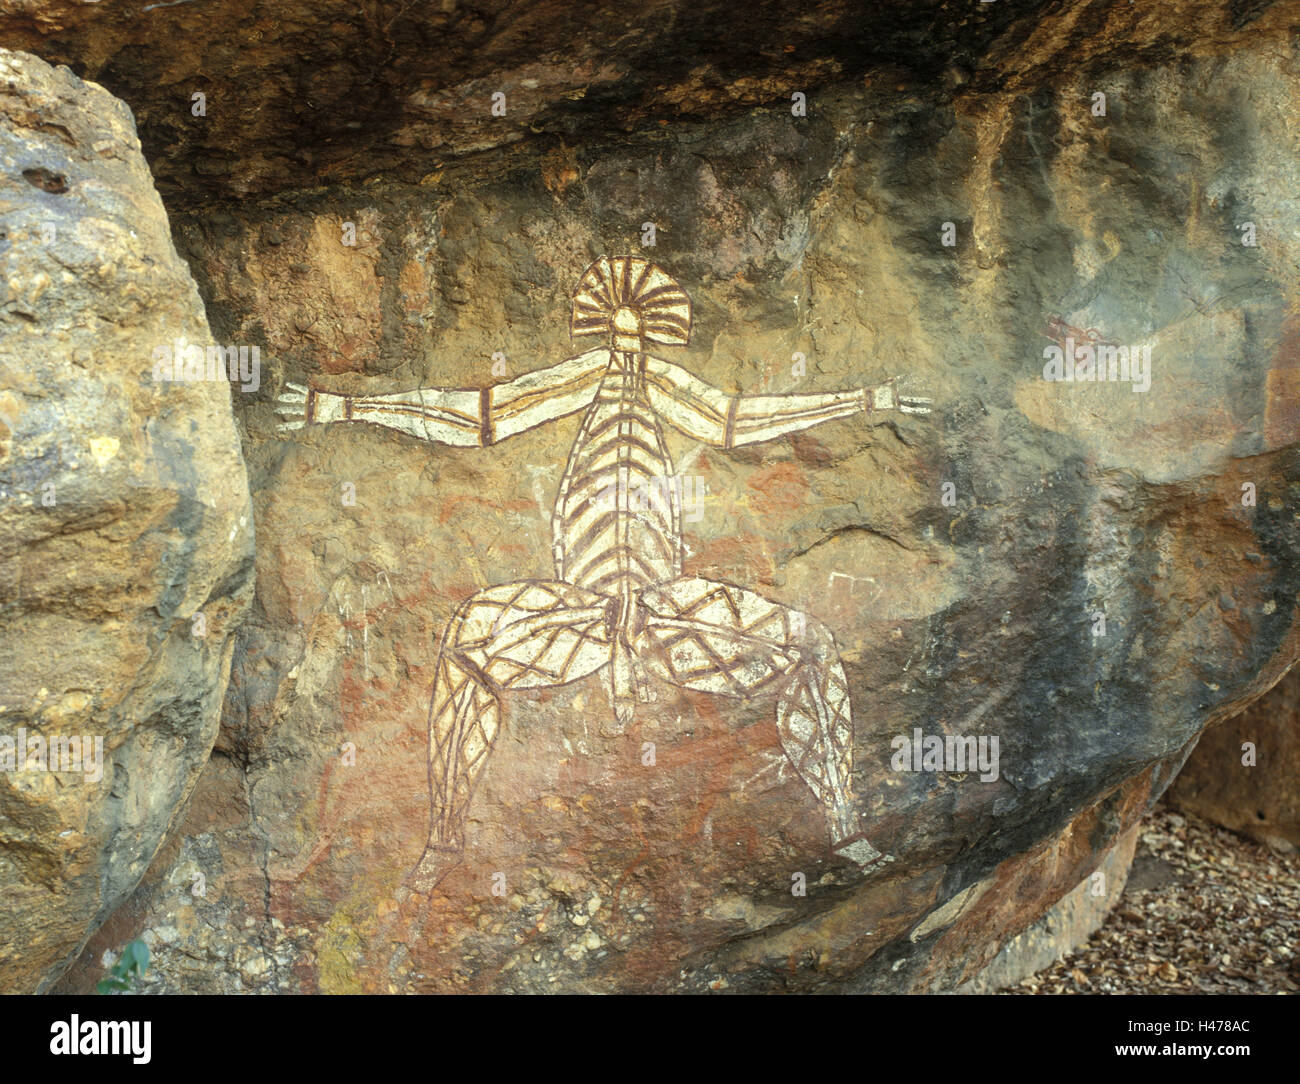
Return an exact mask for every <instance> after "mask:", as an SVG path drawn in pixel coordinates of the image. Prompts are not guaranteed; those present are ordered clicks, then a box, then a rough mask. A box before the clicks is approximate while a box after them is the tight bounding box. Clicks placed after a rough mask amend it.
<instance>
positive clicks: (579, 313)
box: [569, 256, 691, 350]
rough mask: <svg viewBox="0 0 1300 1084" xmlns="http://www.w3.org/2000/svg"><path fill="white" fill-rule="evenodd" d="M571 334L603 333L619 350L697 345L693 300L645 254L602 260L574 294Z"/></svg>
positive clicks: (594, 266) (570, 321)
mask: <svg viewBox="0 0 1300 1084" xmlns="http://www.w3.org/2000/svg"><path fill="white" fill-rule="evenodd" d="M569 334H570V335H572V336H573V337H574V338H575V339H576V338H577V337H578V336H580V335H603V336H605V338H606V339H607V341H608V342H609V345H610V346H611V347H612V348H613V349H615V350H640V349H643V344H644V343H646V342H654V343H666V344H668V345H671V346H685V345H686V344H687V343H688V342H690V341H691V299H690V298H689V297H687V296H686V291H685V290H683V289H682V288H681V287H680V286H678V285H677V283H676V282H674V281H673V280H672V278H671V277H670V276H669V275H667V274H665V273H664V271H662V270H661V269H660V268H658V267H656V266H655V265H654V264H652V263H651V262H650V261H649V260H643V259H641V257H640V256H615V257H613V258H610V257H608V256H602V257H601V258H600V259H599V260H597V261H596V262H595V263H593V264H592V265H591V266H590V267H589V268H587V270H586V271H584V272H583V274H582V278H581V279H580V280H579V282H578V286H577V289H575V290H574V291H573V309H572V313H571V315H570V317H569Z"/></svg>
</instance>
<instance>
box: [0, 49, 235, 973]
mask: <svg viewBox="0 0 1300 1084" xmlns="http://www.w3.org/2000/svg"><path fill="white" fill-rule="evenodd" d="M0 208H3V220H2V222H3V225H2V226H0V267H3V271H4V275H3V283H4V291H5V294H4V297H5V300H4V305H3V309H2V310H0V554H2V556H0V768H2V769H3V770H2V771H0V901H3V904H2V905H0V989H3V990H4V991H5V992H7V993H9V992H21V991H28V992H30V991H33V990H40V989H43V988H45V987H47V986H48V984H49V983H50V982H51V981H52V980H53V979H54V978H55V977H57V976H58V974H59V973H60V972H61V971H62V970H63V968H64V967H66V965H67V964H68V963H69V962H70V960H71V959H72V957H73V956H74V955H75V953H76V952H77V951H78V949H79V948H80V946H81V945H82V944H83V943H84V941H85V940H86V938H87V936H88V935H89V934H90V933H91V932H93V930H94V929H95V928H96V927H97V926H98V924H99V923H100V922H102V921H103V919H104V917H105V916H107V915H108V914H110V913H111V912H112V911H113V909H114V908H116V907H117V905H118V904H119V903H121V902H122V900H123V899H124V898H126V896H127V895H128V894H129V893H130V892H131V891H132V889H134V888H135V886H136V884H137V883H138V882H139V880H140V877H141V875H142V874H143V873H144V872H145V869H146V868H147V867H148V865H149V863H150V861H151V859H152V858H153V856H154V853H155V852H156V850H157V849H158V846H159V844H160V842H161V841H162V838H163V834H164V832H165V831H166V829H167V827H168V825H169V823H170V821H171V819H172V816H173V814H174V813H175V811H176V810H177V808H178V806H179V805H180V803H181V801H182V799H183V798H184V797H185V796H186V795H187V794H188V793H189V791H190V789H191V788H192V787H193V786H194V783H195V781H196V779H197V777H198V774H199V771H200V769H201V768H202V767H203V765H204V763H205V762H206V761H207V759H208V757H209V754H210V751H211V748H212V744H213V741H214V738H215V736H216V730H217V725H218V721H219V713H220V704H221V701H222V697H223V695H224V693H225V689H226V683H227V680H228V674H229V667H230V659H231V651H232V647H233V639H232V635H233V632H234V628H235V625H236V623H237V620H238V618H239V616H240V614H241V613H242V611H243V610H244V609H245V608H246V606H247V603H248V596H249V594H250V593H251V585H252V573H253V568H252V549H253V540H252V539H253V523H252V511H251V506H250V504H249V499H248V489H247V482H246V475H245V471H244V467H243V462H242V458H241V454H240V448H239V442H238V437H237V435H236V432H235V428H234V423H233V417H232V413H231V409H230V391H229V388H228V386H227V385H226V384H225V383H224V382H222V383H209V382H196V383H191V382H168V383H164V382H158V381H156V380H155V379H154V373H153V366H154V353H153V352H154V349H155V347H156V346H158V345H162V344H168V345H171V344H174V341H175V339H176V338H178V337H180V336H184V337H186V338H187V339H188V341H189V342H192V343H206V342H207V341H208V339H209V332H208V327H207V322H206V320H205V318H204V315H203V309H202V303H201V301H200V299H199V295H198V292H197V290H196V289H195V286H194V282H193V280H192V279H191V278H190V276H189V272H188V269H187V267H186V266H185V264H184V262H182V261H181V260H180V259H179V257H178V256H177V255H176V251H175V248H174V247H173V244H172V240H171V235H170V231H169V226H168V221H167V215H166V213H165V211H164V210H163V206H162V203H161V202H160V200H159V198H158V195H157V193H156V192H155V191H154V188H153V184H152V181H151V178H150V175H149V170H148V167H147V166H146V165H145V162H144V159H143V158H142V156H141V154H140V147H139V142H138V140H137V138H136V134H135V125H134V123H133V121H132V118H131V114H130V111H129V109H127V107H126V106H124V105H123V104H122V103H121V102H119V101H117V100H115V99H114V98H113V97H111V96H110V95H109V94H108V93H106V92H105V91H104V90H103V89H102V88H100V87H98V86H95V85H93V84H86V83H82V82H80V81H79V80H78V79H76V78H75V77H74V76H72V75H71V74H70V73H69V72H68V71H67V70H66V69H61V68H60V69H55V68H51V67H50V66H49V65H47V64H45V63H44V62H42V61H40V60H37V59H35V58H34V57H30V56H26V55H24V54H20V53H12V52H7V51H3V50H0ZM63 739H75V740H76V742H77V744H76V746H72V745H69V746H67V747H66V749H65V748H63V747H62V746H60V748H59V752H58V755H57V757H56V755H55V752H54V749H55V745H56V743H58V742H61V741H62V740H63ZM56 761H57V763H56Z"/></svg>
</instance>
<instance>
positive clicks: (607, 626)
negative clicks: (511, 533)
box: [278, 256, 930, 891]
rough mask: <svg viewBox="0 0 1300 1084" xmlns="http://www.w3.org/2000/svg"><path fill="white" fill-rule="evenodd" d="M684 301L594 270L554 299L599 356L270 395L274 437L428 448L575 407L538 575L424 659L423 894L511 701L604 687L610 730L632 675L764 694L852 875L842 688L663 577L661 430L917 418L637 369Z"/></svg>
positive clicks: (883, 390) (621, 272)
mask: <svg viewBox="0 0 1300 1084" xmlns="http://www.w3.org/2000/svg"><path fill="white" fill-rule="evenodd" d="M690 328H691V303H690V299H689V298H688V297H687V296H686V293H685V291H683V290H682V288H681V287H680V286H678V284H677V283H676V282H674V281H673V280H672V278H670V277H669V276H668V275H667V274H666V273H665V272H664V271H662V270H661V269H660V268H659V267H657V266H656V265H655V264H653V263H650V262H649V261H647V260H645V259H642V258H640V257H635V256H619V257H614V258H609V257H601V258H600V259H599V260H597V261H596V262H595V263H594V264H592V265H591V267H589V268H588V269H587V270H586V272H585V273H584V274H583V276H582V279H581V281H580V282H579V284H578V287H577V289H576V291H575V292H574V295H573V307H572V312H571V316H570V332H571V334H572V335H573V337H574V338H580V337H585V336H593V337H599V345H597V346H596V347H595V348H594V349H592V350H589V351H587V352H586V353H583V354H579V355H577V356H575V357H571V358H569V359H568V360H566V361H562V362H560V363H559V364H557V365H553V366H550V367H549V368H545V369H540V370H537V371H535V372H530V373H525V374H524V375H522V376H519V377H516V378H515V379H513V380H508V381H506V382H504V383H501V384H497V385H495V386H493V387H487V388H481V389H442V388H421V389H418V390H415V391H408V392H397V393H394V394H389V395H363V396H355V397H350V396H343V395H334V394H331V393H329V392H325V391H319V390H315V389H308V388H304V387H302V386H300V385H296V384H289V385H287V389H288V390H287V391H285V392H284V393H283V394H282V395H281V396H280V399H279V403H280V406H279V407H278V410H279V412H280V413H281V414H283V415H285V417H286V419H287V420H286V421H285V423H284V424H283V425H282V426H281V428H283V429H295V428H298V427H300V426H302V425H303V424H305V423H312V422H343V421H348V422H370V423H372V424H376V425H384V426H387V427H389V428H392V429H398V430H400V431H401V432H403V433H408V434H410V435H411V436H414V437H419V438H421V439H423V440H427V441H431V442H434V443H439V444H451V445H462V446H486V445H490V444H496V443H498V442H500V441H502V440H505V439H507V438H508V437H512V436H514V435H516V434H517V433H522V432H525V431H526V430H529V429H532V428H534V427H535V426H539V425H542V424H544V423H546V422H549V421H553V420H555V419H556V418H562V417H565V416H566V415H569V414H574V413H577V412H578V411H585V412H586V415H585V417H584V419H583V422H582V426H581V428H580V429H579V431H578V436H577V439H576V440H575V441H574V444H573V449H572V451H571V452H570V454H569V462H568V466H567V467H566V469H565V472H564V477H563V479H562V481H561V482H560V488H559V493H558V495H557V497H556V501H555V506H554V511H553V514H552V538H553V545H554V561H555V576H554V578H553V579H538V580H521V581H519V582H517V583H506V584H501V585H499V586H496V587H489V588H487V589H485V590H483V591H480V592H478V593H477V594H475V595H474V596H473V597H471V598H469V599H467V600H466V601H465V602H464V603H463V604H462V605H461V606H460V607H459V609H458V610H457V611H456V613H455V615H454V616H453V618H452V620H451V622H450V623H449V625H448V627H447V629H446V631H445V633H444V635H443V638H442V644H441V647H440V650H439V657H438V663H437V669H436V674H435V679H434V688H433V695H432V700H431V703H430V710H429V790H430V801H431V806H432V817H431V828H430V833H429V842H428V846H427V848H426V850H425V853H424V856H423V857H422V858H421V860H420V863H419V865H418V866H417V867H416V869H415V871H414V873H413V875H412V878H411V883H412V885H413V886H414V887H415V888H416V889H418V890H420V891H429V890H432V889H433V888H434V887H435V886H436V885H437V884H438V883H439V882H440V881H441V880H442V878H443V877H444V876H445V875H446V874H447V872H448V871H449V870H450V869H451V868H453V867H454V866H455V865H456V864H457V863H458V861H459V858H460V855H461V854H462V852H463V849H464V845H465V840H464V825H465V818H466V813H467V811H468V809H469V805H470V802H471V800H472V798H473V794H474V787H475V784H476V782H477V780H478V779H479V777H480V774H481V773H482V771H483V769H484V767H485V765H486V763H487V760H488V756H489V754H490V753H491V751H492V747H493V744H494V742H495V740H496V736H497V732H498V728H499V726H500V713H501V697H502V695H503V694H505V693H508V692H509V691H510V690H513V689H529V688H539V687H548V686H556V685H565V684H568V683H570V682H574V681H578V680H581V679H583V678H586V677H589V676H591V675H594V674H598V673H599V674H602V675H603V676H604V678H605V680H606V681H607V682H608V684H609V689H610V695H611V698H612V701H613V704H614V719H613V720H612V722H613V724H614V730H615V732H621V731H622V729H623V728H624V727H626V725H627V723H628V722H629V721H630V720H631V718H632V715H633V711H634V709H635V703H636V701H637V700H638V699H639V700H642V701H645V700H647V699H649V697H650V690H649V684H648V678H647V675H653V676H654V677H656V678H658V679H659V680H661V681H665V682H667V683H669V684H671V685H675V686H678V687H681V688H686V689H693V690H697V691H700V692H706V693H714V694H717V695H720V696H730V697H738V698H749V697H754V696H771V697H773V698H774V699H775V701H776V724H777V728H778V731H779V734H780V739H781V744H782V748H783V749H784V751H785V754H786V756H787V758H788V759H789V762H790V764H791V765H792V766H793V768H794V770H795V771H796V772H797V774H798V775H799V777H800V779H802V780H803V782H804V783H805V784H806V785H807V786H808V789H809V790H810V791H811V792H812V794H813V796H814V797H815V798H816V799H817V801H818V802H819V803H820V804H821V806H822V808H823V810H824V812H825V815H826V818H827V821H828V825H829V831H830V837H831V847H832V849H833V850H834V851H835V852H837V853H839V854H841V855H844V856H845V857H847V858H849V859H851V860H853V861H854V862H856V863H857V864H858V865H859V866H862V867H863V868H874V867H875V866H877V865H879V864H880V863H882V862H883V861H886V860H887V859H886V856H883V855H882V854H881V853H880V852H879V851H878V850H877V849H876V848H875V847H873V846H872V845H871V843H870V842H869V841H868V840H867V839H866V836H865V834H864V833H863V830H862V826H861V823H860V821H859V818H858V814H857V810H856V807H855V804H854V801H853V795H852V790H851V777H852V771H853V721H852V715H851V712H850V707H849V690H848V684H847V682H846V680H845V677H844V670H843V667H842V666H841V664H840V659H839V656H838V654H837V652H836V648H835V642H834V640H833V638H832V637H831V634H830V631H829V630H828V629H827V628H826V627H825V625H823V624H822V623H821V622H820V621H818V620H816V619H815V618H813V617H811V616H808V615H806V614H803V613H800V612H798V611H796V610H792V609H790V608H788V607H786V606H782V605H780V604H778V603H775V602H771V601H769V600H768V599H766V598H764V597H763V596H761V595H759V594H757V593H755V592H754V591H750V590H748V589H746V588H743V587H737V586H735V585H732V584H728V583H721V582H717V581H713V580H708V579H703V578H701V577H698V576H691V575H687V574H685V573H684V571H683V568H682V537H681V521H682V511H681V494H680V489H679V487H677V486H673V485H660V484H656V480H659V479H664V478H671V477H672V476H673V474H674V472H673V464H672V461H671V458H670V456H669V454H668V449H667V446H666V445H665V443H664V437H663V423H665V422H666V423H667V424H669V425H671V426H673V427H674V428H676V429H678V430H679V431H681V432H682V433H684V434H686V435H687V436H689V437H692V438H694V439H695V440H699V441H702V442H704V443H707V444H710V445H715V446H717V447H720V448H736V447H740V446H741V445H746V444H758V443H761V442H762V441H767V440H772V439H774V438H776V437H780V436H782V435H784V434H786V433H793V432H797V431H799V430H802V429H808V428H810V427H811V426H814V425H820V424H821V423H823V422H828V421H832V420H834V419H836V418H845V417H848V416H850V415H854V414H863V413H866V414H873V413H876V412H881V411H890V410H898V411H901V412H903V413H907V414H926V413H928V412H929V409H930V408H929V400H928V399H923V398H915V397H908V396H902V395H900V394H899V393H898V388H897V383H898V382H897V380H890V381H888V382H886V383H884V384H882V385H880V386H878V387H875V388H855V389H852V390H850V391H839V392H824V393H807V394H803V393H792V394H784V395H741V394H737V395H728V394H727V393H725V392H723V391H720V390H719V389H717V388H715V387H713V386H712V385H710V384H708V383H706V382H705V381H703V380H701V379H700V378H699V377H697V376H695V375H694V374H692V373H690V372H688V371H687V370H686V369H683V368H682V367H681V366H678V365H674V364H673V363H672V362H669V361H665V360H663V359H662V358H659V357H657V356H655V355H654V354H652V353H650V351H649V348H650V345H651V344H659V345H666V346H685V345H686V344H687V343H688V342H689V340H690Z"/></svg>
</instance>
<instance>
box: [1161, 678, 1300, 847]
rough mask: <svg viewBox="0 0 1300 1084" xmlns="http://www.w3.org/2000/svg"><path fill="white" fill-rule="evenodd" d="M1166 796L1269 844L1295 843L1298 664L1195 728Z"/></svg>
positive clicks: (1298, 818) (1299, 793) (1298, 829)
mask: <svg viewBox="0 0 1300 1084" xmlns="http://www.w3.org/2000/svg"><path fill="white" fill-rule="evenodd" d="M1169 800H1170V802H1171V803H1172V804H1173V805H1174V806H1176V807H1177V808H1179V809H1183V810H1187V811H1188V812H1191V813H1196V814H1198V815H1199V816H1202V817H1204V818H1206V820H1210V821H1213V822H1214V823H1215V824H1220V825H1222V826H1223V827H1224V828H1230V829H1231V830H1232V831H1234V832H1236V833H1238V834H1239V835H1243V836H1246V837H1247V838H1249V839H1254V840H1257V841H1258V842H1260V843H1265V844H1267V845H1268V846H1270V847H1273V848H1275V849H1277V850H1280V851H1284V852H1290V851H1294V850H1296V849H1297V848H1300V671H1297V670H1294V669H1293V670H1292V671H1291V672H1290V673H1288V674H1287V675H1286V677H1284V678H1283V679H1282V680H1281V681H1279V682H1278V683H1277V684H1276V685H1274V686H1273V688H1271V689H1270V690H1269V691H1268V692H1267V693H1265V694H1264V695H1263V696H1261V697H1260V698H1259V699H1258V700H1256V701H1255V702H1254V703H1253V704H1251V705H1250V707H1248V708H1247V709H1246V710H1245V711H1243V712H1242V713H1241V714H1240V715H1237V716H1234V717H1233V718H1231V719H1229V720H1228V721H1227V722H1225V723H1221V724H1220V725H1219V726H1216V727H1214V728H1213V729H1212V730H1208V731H1206V733H1204V734H1202V735H1201V740H1200V741H1199V742H1198V743H1197V746H1196V749H1195V750H1194V751H1193V753H1192V755H1191V756H1190V757H1188V759H1187V765H1186V767H1184V768H1183V770H1182V772H1181V773H1180V774H1179V776H1178V778H1177V779H1176V780H1175V781H1174V784H1173V787H1172V788H1171V789H1170V792H1169Z"/></svg>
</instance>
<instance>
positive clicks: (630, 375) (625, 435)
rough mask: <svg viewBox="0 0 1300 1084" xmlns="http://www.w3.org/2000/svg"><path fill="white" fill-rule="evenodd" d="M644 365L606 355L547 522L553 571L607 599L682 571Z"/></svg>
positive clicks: (673, 482) (672, 488)
mask: <svg viewBox="0 0 1300 1084" xmlns="http://www.w3.org/2000/svg"><path fill="white" fill-rule="evenodd" d="M644 366H645V355H644V354H639V353H623V352H613V351H611V354H610V364H609V368H608V369H607V370H606V372H605V376H604V378H603V380H602V381H601V385H600V390H599V391H598V392H597V393H596V398H595V401H594V402H593V403H592V404H591V406H590V407H589V408H588V409H587V413H586V416H585V417H584V418H583V421H582V426H581V428H580V429H579V430H578V436H577V439H576V440H575V441H574V444H573V450H572V451H571V452H570V453H569V463H568V466H567V467H566V468H565V472H564V478H563V480H562V481H561V483H560V491H559V495H558V497H557V499H556V503H555V513H554V516H553V519H552V537H553V541H554V546H555V566H556V574H557V575H558V576H559V578H560V579H562V580H564V581H566V582H568V583H572V584H575V585H576V586H579V587H587V588H590V589H591V590H594V591H600V592H601V593H603V594H607V595H621V596H625V597H626V596H628V595H630V594H631V593H632V592H634V591H637V590H639V589H640V588H642V587H645V586H647V585H649V584H655V583H665V582H667V581H668V580H670V579H673V578H674V577H676V576H678V575H680V574H681V570H682V563H681V535H680V524H681V511H680V494H679V493H678V490H677V479H676V478H675V477H674V476H673V465H672V459H671V457H670V456H669V454H668V449H667V446H666V445H665V444H664V437H663V430H662V428H661V427H660V424H659V418H658V416H657V415H656V414H655V411H654V410H653V408H652V407H651V406H650V402H649V400H648V399H647V397H646V391H645V381H644Z"/></svg>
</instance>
